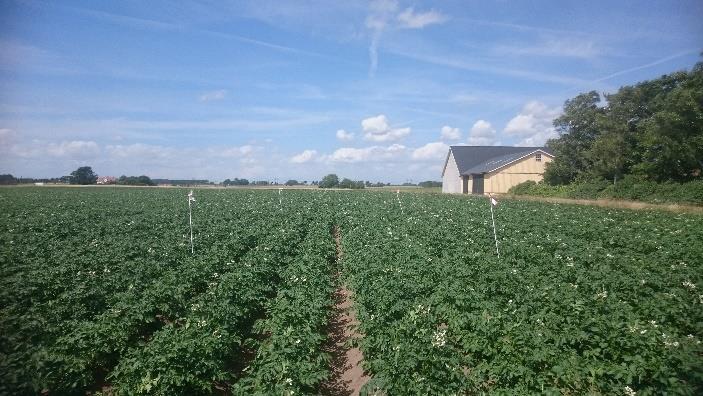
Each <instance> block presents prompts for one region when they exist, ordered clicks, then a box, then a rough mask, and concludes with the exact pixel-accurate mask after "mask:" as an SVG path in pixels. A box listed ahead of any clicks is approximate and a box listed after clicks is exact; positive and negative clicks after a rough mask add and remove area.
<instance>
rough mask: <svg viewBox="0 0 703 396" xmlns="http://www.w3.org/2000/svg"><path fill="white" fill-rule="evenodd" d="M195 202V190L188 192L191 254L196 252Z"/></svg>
mask: <svg viewBox="0 0 703 396" xmlns="http://www.w3.org/2000/svg"><path fill="white" fill-rule="evenodd" d="M193 202H195V195H193V190H190V192H189V193H188V225H189V226H190V254H194V253H195V249H194V248H193V209H192V203H193Z"/></svg>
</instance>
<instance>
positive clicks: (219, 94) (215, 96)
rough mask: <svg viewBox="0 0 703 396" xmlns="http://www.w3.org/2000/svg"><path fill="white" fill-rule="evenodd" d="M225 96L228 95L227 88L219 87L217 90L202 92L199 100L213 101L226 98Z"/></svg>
mask: <svg viewBox="0 0 703 396" xmlns="http://www.w3.org/2000/svg"><path fill="white" fill-rule="evenodd" d="M225 96H227V90H225V89H218V90H217V91H210V92H205V93H203V94H201V95H200V96H199V97H198V100H199V101H201V102H213V101H216V100H222V99H224V98H225Z"/></svg>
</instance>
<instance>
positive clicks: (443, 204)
mask: <svg viewBox="0 0 703 396" xmlns="http://www.w3.org/2000/svg"><path fill="white" fill-rule="evenodd" d="M401 196H402V199H403V212H401V211H400V210H397V208H396V206H398V203H397V202H395V200H394V199H393V198H395V197H392V196H390V195H381V194H358V195H356V196H355V197H354V198H353V199H348V200H346V202H343V203H340V205H341V207H340V210H339V211H340V213H341V214H342V215H341V216H340V218H339V222H340V224H341V227H342V235H343V236H344V238H343V241H342V246H343V249H344V251H345V252H352V253H351V254H350V253H346V254H345V259H344V269H345V272H344V273H345V276H346V278H347V280H348V282H349V283H350V285H351V288H352V289H353V290H354V292H355V303H356V305H357V309H358V316H359V318H360V320H361V332H362V333H363V334H364V338H363V340H362V341H361V349H362V350H363V352H364V358H365V359H366V367H367V368H368V370H369V371H370V372H371V373H372V376H373V380H372V381H371V382H370V383H368V384H367V387H366V391H371V390H373V389H375V388H381V389H383V390H385V391H386V393H388V394H446V393H453V394H477V393H495V394H511V395H513V394H535V393H543V394H628V393H630V392H636V393H637V394H640V395H645V394H660V393H663V392H668V393H669V394H690V395H693V394H701V392H703V357H702V356H703V355H702V354H703V346H701V338H703V290H701V287H703V283H702V282H701V281H702V280H703V243H702V242H701V241H703V217H701V216H695V215H676V214H670V213H657V212H635V211H618V210H607V209H601V208H593V207H583V206H568V205H549V204H542V203H529V202H521V201H509V200H505V201H502V202H501V204H500V205H499V206H498V207H497V208H496V209H497V210H496V222H497V228H498V230H497V234H498V239H499V244H500V249H501V259H498V258H497V257H496V255H495V246H494V243H493V235H492V228H491V227H492V226H491V218H490V212H489V206H488V205H489V204H488V202H487V199H485V198H468V199H467V198H462V197H448V196H426V195H414V196H413V195H401Z"/></svg>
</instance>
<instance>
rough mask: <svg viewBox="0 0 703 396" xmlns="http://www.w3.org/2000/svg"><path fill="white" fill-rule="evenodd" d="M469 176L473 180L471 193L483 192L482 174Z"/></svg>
mask: <svg viewBox="0 0 703 396" xmlns="http://www.w3.org/2000/svg"><path fill="white" fill-rule="evenodd" d="M471 177H472V178H473V179H474V182H473V183H472V184H471V193H472V194H483V175H477V174H473V175H471Z"/></svg>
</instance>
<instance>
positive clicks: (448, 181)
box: [442, 152, 462, 194]
mask: <svg viewBox="0 0 703 396" xmlns="http://www.w3.org/2000/svg"><path fill="white" fill-rule="evenodd" d="M461 186H462V183H461V176H460V175H459V167H458V166H457V165H456V161H455V160H454V153H452V152H450V153H449V159H448V160H447V167H446V168H445V169H444V176H442V192H443V193H450V194H461Z"/></svg>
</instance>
